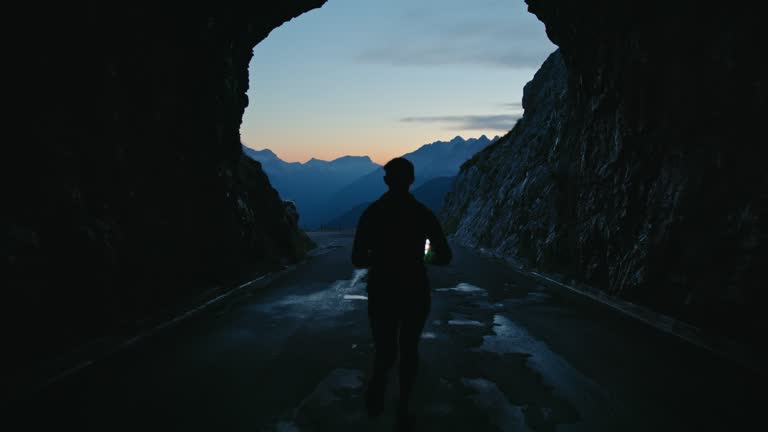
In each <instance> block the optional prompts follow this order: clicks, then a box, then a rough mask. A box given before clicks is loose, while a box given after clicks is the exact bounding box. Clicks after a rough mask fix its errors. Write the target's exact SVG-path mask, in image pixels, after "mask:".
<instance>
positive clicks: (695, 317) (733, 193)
mask: <svg viewBox="0 0 768 432" xmlns="http://www.w3.org/2000/svg"><path fill="white" fill-rule="evenodd" d="M527 2H528V4H529V11H531V12H532V13H534V14H536V15H537V16H538V17H539V19H541V20H542V21H543V22H544V23H545V25H546V29H547V34H548V36H549V37H550V39H551V40H552V41H553V42H554V43H555V44H557V45H558V46H559V50H558V51H557V52H556V53H554V54H552V56H550V58H549V59H548V60H547V61H546V62H545V63H544V65H543V66H542V68H541V70H539V71H538V73H537V74H536V76H535V77H534V79H533V80H532V81H531V82H530V83H529V84H528V85H527V86H526V87H525V92H524V99H523V105H524V108H525V115H524V117H523V119H522V120H520V121H519V122H518V123H517V125H516V126H515V128H514V129H513V130H512V131H511V132H510V133H509V134H507V135H506V136H505V137H504V138H502V139H501V140H500V141H499V142H498V143H497V144H495V145H493V146H491V147H489V148H487V149H486V150H485V151H483V152H481V153H480V154H478V155H477V156H476V157H475V158H473V159H472V160H470V161H468V162H467V163H466V164H465V165H464V166H463V167H462V170H461V173H460V174H459V177H458V179H457V181H456V186H455V190H454V192H453V193H452V194H451V195H450V196H449V197H448V199H447V203H446V205H445V207H444V213H443V218H444V220H445V222H446V224H447V225H448V229H449V230H450V231H452V232H453V233H454V236H455V238H457V239H459V240H460V241H461V242H464V243H466V244H468V245H471V246H475V247H484V248H489V249H491V250H493V251H495V252H496V253H499V254H503V255H507V256H514V257H518V258H520V259H523V260H526V261H527V262H528V264H529V265H532V266H535V267H537V268H540V269H543V270H545V271H550V272H557V273H561V274H565V275H567V276H568V277H571V278H574V279H576V280H579V281H581V282H586V283H588V284H590V285H592V286H595V287H598V288H601V289H603V290H605V291H607V292H609V293H611V294H613V295H616V296H621V297H623V298H625V299H629V300H631V301H633V302H636V303H639V304H643V305H646V306H649V307H651V308H653V309H656V310H658V311H661V312H664V313H667V314H671V315H674V316H676V317H679V318H682V319H684V320H687V321H689V322H692V323H694V324H697V325H699V326H702V327H705V328H707V329H709V330H713V331H724V332H726V333H727V334H728V335H729V336H733V337H736V338H741V339H744V340H748V341H751V342H757V341H760V340H762V337H763V336H762V335H764V334H765V331H766V330H768V326H767V325H766V323H767V322H768V320H767V319H766V318H765V314H764V313H762V312H761V306H762V304H765V300H766V294H765V288H764V284H765V269H766V268H768V261H767V260H766V237H767V236H768V230H767V227H766V224H768V221H767V218H768V216H766V212H767V211H768V175H767V174H766V173H767V172H768V170H766V168H765V159H764V157H762V156H759V155H761V154H763V150H762V147H763V145H762V143H763V142H764V141H765V138H764V137H763V133H764V131H763V127H762V121H764V120H763V119H764V118H765V115H766V113H767V112H768V111H767V110H766V100H767V98H766V96H767V95H766V76H768V75H766V66H765V62H763V61H762V59H761V58H760V55H759V54H758V53H760V52H762V50H763V49H762V47H761V44H762V41H763V40H765V37H764V34H763V33H764V30H763V29H764V27H763V26H762V25H761V22H760V18H759V15H758V14H755V13H754V11H750V10H749V8H731V7H726V6H725V5H723V4H721V5H719V6H709V5H708V4H705V3H701V2H693V1H679V2H661V1H643V2H640V1H626V2H611V1H603V0H589V1H586V2H569V1H566V0H528V1H527ZM760 344H762V345H763V346H764V344H763V343H762V342H760Z"/></svg>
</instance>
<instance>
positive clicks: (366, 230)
mask: <svg viewBox="0 0 768 432" xmlns="http://www.w3.org/2000/svg"><path fill="white" fill-rule="evenodd" d="M370 219H371V215H370V212H369V211H368V210H367V209H366V211H364V212H363V214H362V215H361V216H360V219H359V220H358V222H357V230H355V241H354V243H353V244H352V265H354V266H355V267H370V266H371V226H370V225H371V220H370Z"/></svg>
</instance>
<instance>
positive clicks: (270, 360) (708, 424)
mask: <svg viewBox="0 0 768 432" xmlns="http://www.w3.org/2000/svg"><path fill="white" fill-rule="evenodd" d="M314 236H315V238H316V240H317V241H318V242H319V243H320V244H321V248H320V249H319V250H318V252H317V253H316V255H315V256H314V257H312V258H311V259H310V260H308V262H306V263H303V264H301V265H299V266H297V268H296V269H294V270H293V271H289V272H286V273H285V274H284V275H282V276H281V277H279V278H277V279H276V280H274V281H273V282H272V283H271V284H270V285H269V286H267V287H266V288H263V289H259V290H255V291H250V292H245V293H241V294H239V295H233V296H232V298H231V299H228V301H226V302H223V303H221V304H219V305H217V306H215V307H212V308H210V309H209V310H206V312H204V313H202V314H198V315H196V316H195V317H194V318H191V319H189V320H186V321H184V322H183V323H182V324H180V325H177V326H174V327H172V328H170V329H168V330H165V331H163V332H160V333H159V334H157V335H156V336H154V337H152V338H149V339H147V340H144V341H142V342H141V343H138V344H136V345H134V346H132V347H131V348H130V349H127V350H124V351H122V352H119V353H117V354H115V355H113V356H111V357H110V358H108V359H106V360H104V361H101V362H97V363H96V364H94V365H92V366H90V367H88V368H86V369H84V370H83V371H81V372H80V373H78V374H76V375H73V376H71V377H68V378H67V379H64V380H62V381H60V382H58V383H57V384H55V385H53V386H50V387H48V388H46V389H45V390H43V391H41V392H39V393H37V394H35V395H34V396H33V397H31V398H30V399H27V400H25V401H23V402H21V403H19V404H17V405H13V406H12V407H11V410H12V412H11V413H10V415H8V416H4V420H3V421H4V423H6V424H7V425H10V424H11V423H15V424H14V425H13V427H12V428H6V427H4V428H3V429H4V430H7V431H10V430H47V431H49V430H50V431H53V430H78V431H82V430H98V431H113V430H131V431H147V430H179V431H278V432H289V431H390V430H392V428H393V424H394V406H395V398H396V380H395V379H394V376H396V374H393V381H392V386H391V391H390V397H389V402H388V407H387V410H386V411H385V414H384V415H383V416H382V417H380V418H377V419H374V420H370V419H368V418H367V417H366V416H365V413H364V409H363V407H364V405H363V400H362V392H363V389H364V380H365V376H366V373H367V371H368V368H369V365H370V359H371V354H372V346H371V339H370V335H369V333H368V327H367V316H366V305H367V303H366V301H367V300H366V291H365V272H364V271H361V270H355V269H354V268H353V267H352V266H351V264H350V262H349V255H350V246H351V236H350V235H349V234H334V233H324V234H315V235H314ZM454 252H455V260H454V263H453V264H452V265H450V266H448V267H436V268H432V269H430V275H431V280H432V288H433V305H432V312H431V314H430V318H429V320H428V324H427V326H426V328H425V330H424V333H423V335H422V344H421V354H422V368H421V374H420V377H419V381H418V384H417V389H416V394H415V396H414V397H415V400H414V403H413V406H414V412H415V430H418V431H471V432H481V431H688V430H690V431H702V430H739V431H741V430H762V429H763V428H764V427H765V425H763V424H762V422H763V417H764V416H763V413H762V411H761V410H762V409H764V408H763V407H764V404H763V403H762V402H763V401H764V399H765V397H764V396H761V393H762V391H763V390H764V384H765V382H764V381H762V380H760V379H758V378H757V377H756V376H754V375H753V374H752V373H749V372H747V371H745V370H742V369H741V368H739V367H738V366H736V365H733V364H730V363H729V362H727V361H725V360H723V359H720V358H718V357H717V356H715V355H714V354H712V353H709V352H707V351H705V350H703V349H701V348H698V347H695V346H693V345H690V344H688V343H686V342H684V341H682V340H680V339H677V338H676V337H674V336H671V335H668V334H665V333H661V332H659V331H657V330H655V329H653V328H652V327H650V326H648V325H646V324H643V323H641V322H638V321H636V320H633V319H631V318H628V317H626V316H623V315H621V314H620V313H619V312H617V311H615V310H613V309H610V308H607V307H606V306H603V305H601V304H598V303H595V302H594V301H592V300H589V299H587V298H584V297H581V296H579V295H578V294H575V293H572V292H570V291H567V290H564V289H559V288H557V287H552V286H544V285H542V284H541V283H539V282H538V281H537V280H534V279H531V278H530V277H529V276H527V275H524V274H521V273H520V272H518V271H517V270H516V269H514V268H513V267H511V266H509V265H507V264H505V263H504V262H502V261H499V260H496V259H493V258H489V257H486V256H483V255H480V254H478V253H476V252H474V251H470V250H467V249H464V248H460V247H455V251H454ZM405 301H407V299H406V300H405ZM6 408H8V407H6Z"/></svg>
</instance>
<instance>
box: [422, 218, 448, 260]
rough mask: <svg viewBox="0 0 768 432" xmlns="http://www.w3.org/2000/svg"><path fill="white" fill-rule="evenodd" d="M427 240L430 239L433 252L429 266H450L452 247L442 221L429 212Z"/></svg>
mask: <svg viewBox="0 0 768 432" xmlns="http://www.w3.org/2000/svg"><path fill="white" fill-rule="evenodd" d="M427 238H428V239H429V249H430V250H431V251H432V257H431V259H430V261H429V264H434V265H447V264H450V263H451V259H453V253H452V252H451V247H450V246H448V240H447V239H446V238H445V234H444V233H443V227H442V226H441V225H440V221H439V220H437V217H435V215H434V214H433V213H432V212H431V211H429V212H428V217H427Z"/></svg>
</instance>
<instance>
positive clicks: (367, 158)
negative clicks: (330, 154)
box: [331, 155, 373, 163]
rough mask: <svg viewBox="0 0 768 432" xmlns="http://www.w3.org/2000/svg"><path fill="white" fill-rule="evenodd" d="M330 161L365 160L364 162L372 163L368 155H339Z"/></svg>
mask: <svg viewBox="0 0 768 432" xmlns="http://www.w3.org/2000/svg"><path fill="white" fill-rule="evenodd" d="M331 162H366V163H373V161H372V160H371V158H370V157H368V156H350V155H347V156H341V157H338V158H336V159H334V160H332V161H331Z"/></svg>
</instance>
